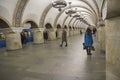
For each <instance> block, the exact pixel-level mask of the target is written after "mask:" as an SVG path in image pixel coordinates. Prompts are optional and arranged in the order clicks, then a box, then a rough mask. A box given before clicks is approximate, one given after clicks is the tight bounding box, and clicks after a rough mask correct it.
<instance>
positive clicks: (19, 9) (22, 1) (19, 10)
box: [13, 0, 29, 27]
mask: <svg viewBox="0 0 120 80" xmlns="http://www.w3.org/2000/svg"><path fill="white" fill-rule="evenodd" d="M28 1H29V0H18V2H17V5H16V9H15V13H14V17H13V25H14V27H20V26H21V19H22V16H23V12H24V9H25V6H26V4H27V3H28Z"/></svg>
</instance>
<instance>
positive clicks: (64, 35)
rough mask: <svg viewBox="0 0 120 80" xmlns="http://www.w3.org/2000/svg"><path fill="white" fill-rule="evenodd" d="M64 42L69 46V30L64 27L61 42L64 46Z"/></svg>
mask: <svg viewBox="0 0 120 80" xmlns="http://www.w3.org/2000/svg"><path fill="white" fill-rule="evenodd" d="M63 42H65V43H66V45H65V46H66V47H67V46H68V44H67V32H66V30H65V29H64V28H63V30H62V43H61V45H60V46H61V47H62V45H63Z"/></svg>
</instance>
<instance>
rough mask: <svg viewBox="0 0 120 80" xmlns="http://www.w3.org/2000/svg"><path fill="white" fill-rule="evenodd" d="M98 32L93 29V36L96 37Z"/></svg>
mask: <svg viewBox="0 0 120 80" xmlns="http://www.w3.org/2000/svg"><path fill="white" fill-rule="evenodd" d="M96 32H97V29H96V28H95V27H94V28H93V35H94V36H95V37H96Z"/></svg>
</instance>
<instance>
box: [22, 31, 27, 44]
mask: <svg viewBox="0 0 120 80" xmlns="http://www.w3.org/2000/svg"><path fill="white" fill-rule="evenodd" d="M21 42H22V44H26V36H25V33H24V32H22V33H21Z"/></svg>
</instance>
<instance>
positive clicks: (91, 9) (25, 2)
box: [13, 0, 99, 27]
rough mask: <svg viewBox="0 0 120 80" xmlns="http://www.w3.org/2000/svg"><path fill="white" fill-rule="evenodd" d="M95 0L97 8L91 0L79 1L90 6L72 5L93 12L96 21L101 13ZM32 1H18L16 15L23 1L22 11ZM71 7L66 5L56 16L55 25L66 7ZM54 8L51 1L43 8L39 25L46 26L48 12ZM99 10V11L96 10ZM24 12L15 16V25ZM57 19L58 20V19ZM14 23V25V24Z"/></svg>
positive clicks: (89, 12)
mask: <svg viewBox="0 0 120 80" xmlns="http://www.w3.org/2000/svg"><path fill="white" fill-rule="evenodd" d="M92 1H93V3H94V4H95V6H96V7H95V8H93V6H91V5H90V2H89V1H85V0H82V1H81V0H78V2H83V3H84V4H86V5H88V7H89V8H88V7H84V6H80V5H72V6H71V7H72V8H74V7H78V8H84V9H85V10H81V12H87V13H88V14H92V15H91V16H92V17H94V18H95V19H94V21H97V20H98V19H97V20H96V18H98V13H99V7H98V5H97V2H96V0H92ZM29 2H30V0H25V1H22V0H21V1H18V2H17V3H19V4H18V5H17V8H16V10H15V12H14V14H15V16H17V15H18V14H19V13H18V12H19V11H20V10H19V9H20V8H19V7H21V4H22V3H24V5H23V6H22V7H23V9H22V10H21V11H24V10H25V9H26V7H27V5H28V3H29ZM68 8H69V7H66V8H65V9H64V10H63V11H62V12H60V13H59V14H58V15H57V16H56V18H55V20H54V23H53V24H54V25H53V26H55V25H57V24H56V23H57V21H58V19H59V18H60V16H61V15H62V14H63V12H64V11H65V10H66V9H68ZM17 9H18V10H17ZM51 9H52V6H51V3H50V4H47V6H46V8H45V9H44V10H43V12H42V14H41V17H40V22H39V27H44V23H45V19H46V16H47V14H48V13H49V11H50V10H51ZM96 10H97V11H96ZM21 13H22V14H19V15H20V16H19V18H17V17H13V24H14V25H16V24H17V22H16V21H18V20H17V19H22V15H23V12H21ZM56 19H57V20H56ZM20 22H23V21H22V20H19V23H20ZM35 22H36V20H35ZM14 25H13V26H14ZM40 25H41V26H40ZM19 26H21V25H19Z"/></svg>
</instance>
